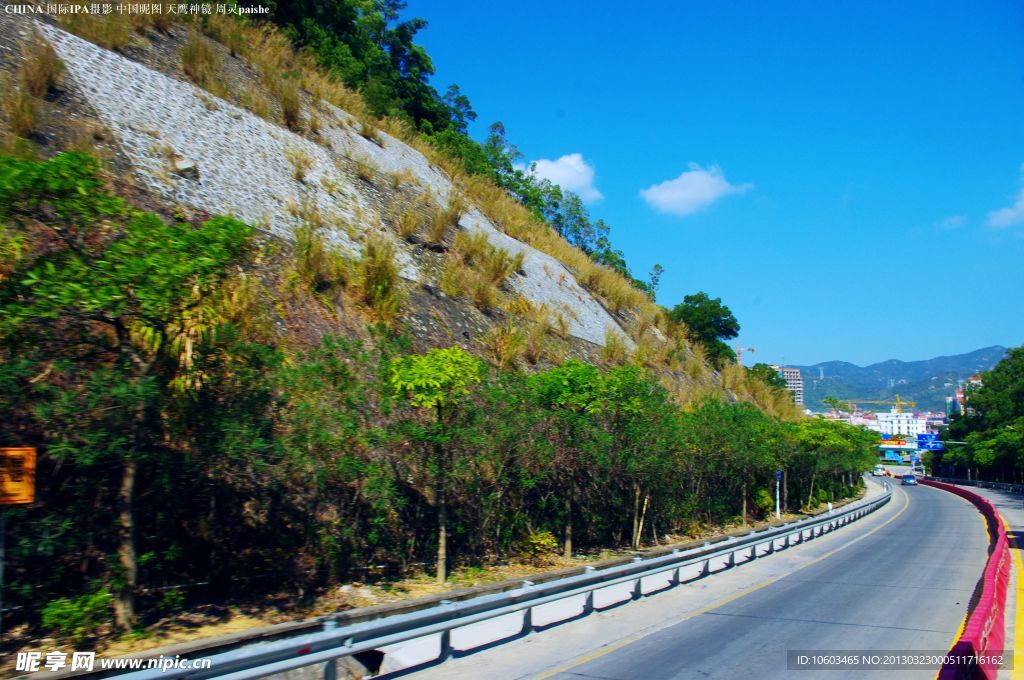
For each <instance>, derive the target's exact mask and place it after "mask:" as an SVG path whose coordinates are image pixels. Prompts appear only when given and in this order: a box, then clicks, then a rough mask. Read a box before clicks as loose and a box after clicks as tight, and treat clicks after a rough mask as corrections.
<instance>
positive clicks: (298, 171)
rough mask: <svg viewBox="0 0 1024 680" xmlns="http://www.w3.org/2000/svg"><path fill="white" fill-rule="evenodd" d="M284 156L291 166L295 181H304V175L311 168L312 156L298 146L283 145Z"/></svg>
mask: <svg viewBox="0 0 1024 680" xmlns="http://www.w3.org/2000/svg"><path fill="white" fill-rule="evenodd" d="M284 157H285V159H286V160H287V161H288V163H289V164H290V165H291V166H292V177H293V178H295V180H296V181H297V182H304V181H305V180H306V175H308V174H309V171H310V170H311V169H312V168H313V157H312V156H310V155H309V154H308V153H307V152H306V150H305V149H303V148H301V147H298V146H288V147H285V150H284Z"/></svg>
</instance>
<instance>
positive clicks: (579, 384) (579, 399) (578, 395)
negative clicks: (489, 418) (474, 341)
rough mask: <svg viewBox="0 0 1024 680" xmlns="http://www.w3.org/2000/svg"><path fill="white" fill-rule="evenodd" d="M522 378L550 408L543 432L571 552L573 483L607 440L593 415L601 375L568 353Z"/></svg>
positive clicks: (600, 392)
mask: <svg viewBox="0 0 1024 680" xmlns="http://www.w3.org/2000/svg"><path fill="white" fill-rule="evenodd" d="M527 381H528V384H529V387H530V390H531V392H532V393H533V398H534V400H535V401H536V403H537V404H538V405H540V406H541V407H542V408H544V409H547V410H548V411H549V413H550V417H551V424H550V429H549V436H550V437H552V438H553V440H554V446H555V451H556V456H555V459H554V461H553V462H552V464H553V466H554V467H556V468H557V469H558V470H559V475H558V477H559V480H560V484H559V486H560V493H559V495H560V496H561V500H562V503H563V508H562V514H563V522H564V530H563V551H564V554H565V555H566V556H567V557H571V556H572V551H573V520H574V516H575V515H576V512H577V504H578V498H579V495H580V488H579V487H580V485H581V484H582V482H583V481H584V480H585V479H586V478H588V477H591V478H592V475H588V474H587V473H588V472H589V471H590V470H591V462H592V461H593V460H594V459H595V458H596V457H597V456H598V455H599V452H600V451H601V450H603V448H604V444H605V443H606V441H607V437H606V435H605V433H604V432H603V431H601V430H600V428H598V427H597V426H596V422H595V418H594V416H595V414H597V413H598V412H599V411H600V410H601V407H602V399H603V397H604V394H603V390H604V376H603V375H602V374H601V371H600V370H599V369H598V368H597V367H596V366H593V365H591V364H587V363H583V362H581V361H576V360H572V359H571V360H569V361H566V362H565V363H564V364H562V365H561V366H558V367H557V368H553V369H551V370H549V371H544V372H543V373H535V374H534V375H531V376H530V377H529V378H528V379H527Z"/></svg>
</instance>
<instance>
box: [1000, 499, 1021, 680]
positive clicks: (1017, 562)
mask: <svg viewBox="0 0 1024 680" xmlns="http://www.w3.org/2000/svg"><path fill="white" fill-rule="evenodd" d="M1003 526H1004V527H1006V537H1007V538H1008V539H1010V548H1011V550H1010V552H1012V553H1013V561H1014V571H1016V572H1017V573H1016V579H1017V586H1016V588H1015V597H1016V601H1015V602H1014V609H1015V611H1014V615H1013V670H1011V671H1010V677H1011V678H1024V607H1022V606H1021V604H1022V602H1024V587H1022V582H1024V559H1021V556H1020V550H1021V548H1020V546H1019V545H1017V539H1016V538H1015V537H1013V536H1011V535H1010V531H1011V530H1010V525H1009V524H1008V523H1007V522H1006V519H1005V518H1004V519H1003Z"/></svg>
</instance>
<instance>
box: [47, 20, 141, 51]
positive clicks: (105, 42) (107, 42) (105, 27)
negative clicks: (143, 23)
mask: <svg viewBox="0 0 1024 680" xmlns="http://www.w3.org/2000/svg"><path fill="white" fill-rule="evenodd" d="M57 21H58V22H59V23H60V25H61V27H62V28H64V29H66V30H68V31H69V32H71V33H74V34H75V35H77V36H78V37H80V38H82V39H84V40H88V41H89V42H91V43H96V44H97V45H99V46H100V47H105V48H107V49H108V50H120V49H122V48H125V47H127V46H128V44H129V43H130V42H131V37H132V29H133V28H134V26H133V24H132V19H131V16H130V15H128V14H119V13H117V12H115V13H113V14H104V15H92V14H61V15H58V17H57Z"/></svg>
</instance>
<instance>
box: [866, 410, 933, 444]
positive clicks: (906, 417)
mask: <svg viewBox="0 0 1024 680" xmlns="http://www.w3.org/2000/svg"><path fill="white" fill-rule="evenodd" d="M876 417H877V418H878V421H877V422H878V427H877V429H878V431H879V432H880V433H881V434H888V435H902V436H903V437H905V438H907V439H915V440H916V439H917V435H919V434H925V433H926V432H928V431H929V429H928V416H927V414H921V413H897V412H896V409H893V410H891V411H889V412H888V413H879V414H877V416H876ZM871 429H875V428H871Z"/></svg>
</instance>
